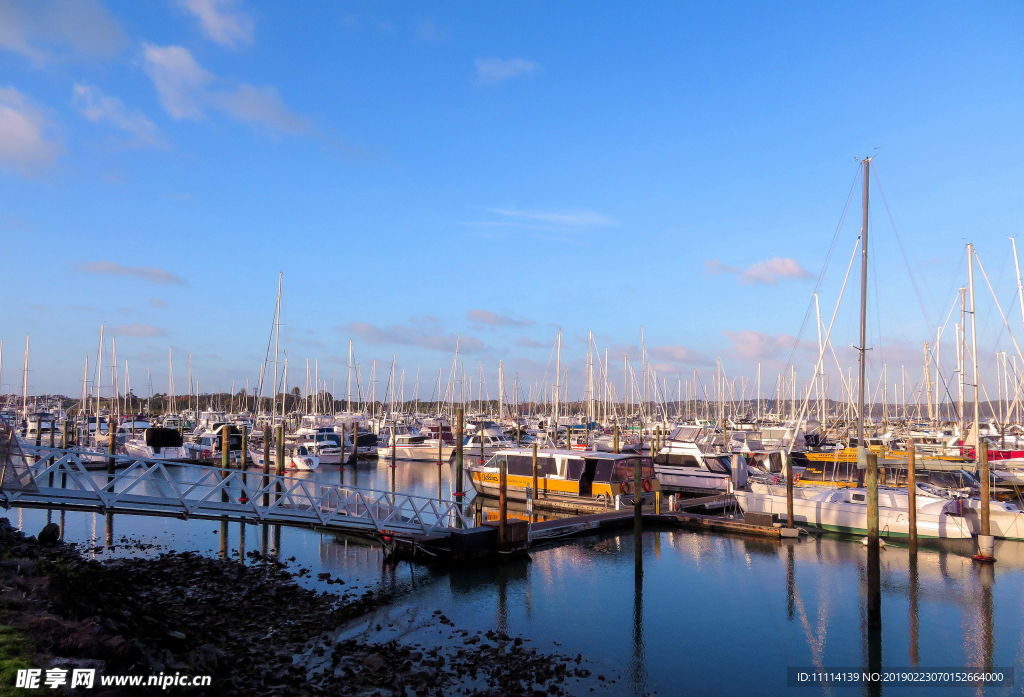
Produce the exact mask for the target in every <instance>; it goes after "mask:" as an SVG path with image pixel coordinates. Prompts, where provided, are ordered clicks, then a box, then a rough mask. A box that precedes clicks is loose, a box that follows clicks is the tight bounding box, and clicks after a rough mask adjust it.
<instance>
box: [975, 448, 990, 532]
mask: <svg viewBox="0 0 1024 697" xmlns="http://www.w3.org/2000/svg"><path fill="white" fill-rule="evenodd" d="M978 441H979V443H978V454H979V457H978V468H979V470H980V474H981V534H982V535H991V534H992V527H991V518H990V516H991V501H992V491H991V488H990V487H991V484H992V476H991V474H990V473H989V467H988V441H984V440H982V439H981V436H980V434H979V436H978Z"/></svg>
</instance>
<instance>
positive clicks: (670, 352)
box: [647, 346, 708, 365]
mask: <svg viewBox="0 0 1024 697" xmlns="http://www.w3.org/2000/svg"><path fill="white" fill-rule="evenodd" d="M647 353H648V354H650V356H651V358H654V359H656V360H659V361H666V362H668V363H670V364H673V365H675V364H686V365H700V364H704V363H707V362H708V357H707V356H706V355H705V354H703V353H702V352H700V351H694V350H693V349H690V348H686V347H685V346H652V347H651V348H649V349H647Z"/></svg>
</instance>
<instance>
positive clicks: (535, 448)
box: [533, 441, 538, 500]
mask: <svg viewBox="0 0 1024 697" xmlns="http://www.w3.org/2000/svg"><path fill="white" fill-rule="evenodd" d="M537 494H538V492H537V441H533V498H534V500H536V499H537V498H538V495H537Z"/></svg>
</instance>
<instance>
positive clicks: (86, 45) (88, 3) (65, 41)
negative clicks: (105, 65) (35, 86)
mask: <svg viewBox="0 0 1024 697" xmlns="http://www.w3.org/2000/svg"><path fill="white" fill-rule="evenodd" d="M125 41H126V39H125V35H124V31H123V30H122V29H121V26H120V25H119V24H118V23H117V20H116V19H114V17H113V16H111V14H110V13H109V12H107V10H106V9H104V7H103V6H102V5H100V4H99V3H98V2H96V1H95V0H32V1H30V2H19V1H18V0H0V48H3V49H7V50H8V51H12V52H14V53H17V54H19V55H21V56H24V57H25V58H28V59H29V60H30V61H32V63H33V64H35V65H37V66H41V65H44V64H46V63H49V62H52V61H54V60H58V59H66V58H81V57H89V56H100V57H104V56H111V55H114V54H116V53H117V52H119V51H120V50H121V48H123V47H124V45H125Z"/></svg>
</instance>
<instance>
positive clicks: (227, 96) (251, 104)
mask: <svg viewBox="0 0 1024 697" xmlns="http://www.w3.org/2000/svg"><path fill="white" fill-rule="evenodd" d="M213 104H214V105H215V106H217V107H219V108H220V109H222V110H223V111H225V112H227V113H228V114H230V115H231V116H234V117H235V118H236V119H238V120H239V121H246V122H249V123H254V124H262V125H264V126H270V127H271V128H276V129H277V130H280V131H286V132H288V133H303V132H305V131H308V130H309V124H308V123H306V121H305V120H304V119H302V118H301V117H299V116H297V115H296V114H295V113H293V112H292V111H291V110H290V109H289V108H288V107H287V106H285V103H284V101H283V100H282V99H281V95H279V94H278V93H277V90H276V89H274V88H273V87H271V86H269V85H267V86H264V87H253V86H252V85H247V84H244V83H243V84H241V85H239V86H238V87H237V88H236V89H234V90H229V91H223V92H217V93H215V94H214V95H213Z"/></svg>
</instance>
